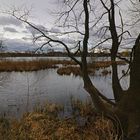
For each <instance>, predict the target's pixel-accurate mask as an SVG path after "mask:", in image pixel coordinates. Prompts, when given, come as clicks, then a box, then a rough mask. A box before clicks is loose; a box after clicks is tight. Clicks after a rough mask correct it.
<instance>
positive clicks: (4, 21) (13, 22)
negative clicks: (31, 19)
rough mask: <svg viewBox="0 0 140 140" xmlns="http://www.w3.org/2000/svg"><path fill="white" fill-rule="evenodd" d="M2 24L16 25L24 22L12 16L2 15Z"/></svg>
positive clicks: (0, 20)
mask: <svg viewBox="0 0 140 140" xmlns="http://www.w3.org/2000/svg"><path fill="white" fill-rule="evenodd" d="M0 25H14V26H22V23H21V22H20V21H19V20H17V19H15V18H13V17H10V16H1V17H0Z"/></svg>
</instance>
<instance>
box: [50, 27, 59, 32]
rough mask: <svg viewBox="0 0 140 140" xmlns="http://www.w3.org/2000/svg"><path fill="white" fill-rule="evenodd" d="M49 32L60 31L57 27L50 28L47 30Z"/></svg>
mask: <svg viewBox="0 0 140 140" xmlns="http://www.w3.org/2000/svg"><path fill="white" fill-rule="evenodd" d="M49 32H51V33H61V31H60V30H59V29H58V28H51V29H50V30H49Z"/></svg>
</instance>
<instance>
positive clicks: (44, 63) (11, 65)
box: [0, 60, 76, 72]
mask: <svg viewBox="0 0 140 140" xmlns="http://www.w3.org/2000/svg"><path fill="white" fill-rule="evenodd" d="M58 64H62V65H76V63H74V62H73V61H67V60H32V61H9V60H5V61H0V71H1V72H2V71H8V72H11V71H37V70H41V69H49V68H58V66H57V65H58Z"/></svg>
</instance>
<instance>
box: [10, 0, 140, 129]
mask: <svg viewBox="0 0 140 140" xmlns="http://www.w3.org/2000/svg"><path fill="white" fill-rule="evenodd" d="M99 1H100V3H101V4H102V6H103V8H104V9H105V12H104V13H103V14H102V15H101V16H100V17H99V18H97V20H95V21H92V20H93V18H91V15H90V14H91V13H94V9H92V8H93V7H92V3H91V1H89V0H74V1H70V0H67V1H64V4H65V5H66V6H67V7H68V10H66V11H65V12H61V13H60V18H59V21H60V20H61V21H62V22H63V27H65V28H67V31H66V32H61V34H64V35H67V34H68V35H69V34H75V33H76V34H79V35H80V36H81V38H82V39H81V40H77V41H76V43H75V46H74V47H73V48H74V49H75V50H76V52H77V51H80V54H81V61H79V60H77V59H76V57H75V56H74V54H73V53H72V52H71V49H73V48H71V47H69V44H67V43H65V42H64V41H62V40H61V39H60V38H57V39H56V38H53V37H52V36H51V35H50V34H49V33H48V31H46V30H45V29H42V28H39V27H37V26H36V25H35V24H33V23H31V22H29V20H27V17H28V14H29V12H28V11H27V12H26V11H25V12H24V14H21V15H19V12H18V11H17V10H16V9H14V10H13V12H12V15H13V16H14V17H15V18H17V19H18V20H20V21H22V22H24V23H26V24H27V25H29V26H30V27H32V28H33V29H35V30H36V31H38V32H39V34H38V35H37V36H34V40H35V41H36V40H38V39H40V38H43V39H44V43H43V44H42V46H41V47H40V48H42V47H43V46H45V45H50V46H53V45H54V44H59V45H61V46H63V47H64V48H65V50H66V51H67V54H68V56H69V57H70V58H71V59H72V60H74V61H75V62H76V63H77V64H78V65H79V66H80V68H81V72H82V78H83V82H84V88H85V90H86V91H87V92H88V93H89V94H90V96H91V98H92V100H93V102H94V105H95V107H96V109H97V111H99V112H104V113H105V115H106V116H108V117H110V118H111V119H113V118H114V117H115V115H118V117H119V118H120V119H121V120H123V119H124V118H126V119H127V120H128V122H129V120H130V119H132V117H131V115H129V111H130V110H131V105H129V103H128V101H129V102H130V99H128V98H129V97H131V98H132V97H133V98H134V95H133V94H132V93H133V92H134V89H137V90H136V91H135V92H134V94H135V96H136V97H138V98H139V96H138V93H139V92H140V88H139V82H138V81H140V74H139V71H140V66H139V64H140V55H139V54H140V35H139V36H138V37H137V39H136V42H135V45H134V47H133V51H132V60H131V67H130V70H131V71H130V88H129V89H128V90H127V91H123V90H122V87H121V85H120V81H119V78H118V73H117V65H116V64H115V63H113V65H112V72H113V73H112V87H113V91H114V96H115V99H116V103H113V102H112V101H110V100H109V99H107V98H106V97H105V96H103V95H102V94H101V93H100V92H99V90H98V89H97V88H96V87H95V86H94V83H93V82H92V81H91V79H90V77H89V75H88V65H87V56H88V48H89V37H90V29H91V28H95V27H96V25H97V24H98V23H99V22H100V21H101V19H102V18H103V16H104V15H106V14H107V17H108V25H107V26H104V27H105V28H106V29H107V30H109V32H110V37H108V38H106V39H105V40H104V41H101V42H99V44H102V43H104V42H106V41H107V40H111V42H112V45H111V60H112V61H115V59H116V57H117V53H118V49H119V47H120V44H121V42H122V40H123V35H124V34H125V33H128V34H129V32H128V31H125V30H124V23H123V18H122V15H121V11H119V16H120V23H121V26H120V27H118V26H117V25H116V21H115V16H116V15H115V7H116V6H118V3H119V2H120V1H118V2H114V0H108V1H104V0H99ZM77 7H80V8H81V11H80V12H79V9H78V10H77ZM91 19H92V20H91ZM104 27H102V28H104ZM118 28H119V31H120V32H119V33H118V32H117V30H118ZM106 29H105V32H104V34H103V35H105V34H106V31H107V30H106ZM99 44H97V46H98V45H99ZM134 73H135V74H136V75H135V74H134ZM139 99H140V98H139ZM139 99H138V100H137V102H134V101H133V105H134V106H136V104H138V101H139ZM103 100H104V101H105V102H107V103H108V104H110V105H111V106H110V108H109V107H108V108H107V107H106V103H105V102H103ZM126 104H127V106H128V110H127V111H126V108H125V107H126ZM112 106H113V107H112ZM120 112H121V113H120ZM118 113H119V114H118ZM138 113H140V111H139V110H138ZM120 114H121V115H120ZM130 114H131V113H130ZM132 115H135V112H132ZM122 116H123V119H122ZM115 121H116V120H115ZM133 121H134V120H133ZM121 122H122V124H123V121H121ZM117 123H118V122H117ZM130 123H131V122H130ZM135 125H136V124H135ZM123 128H126V127H125V126H123Z"/></svg>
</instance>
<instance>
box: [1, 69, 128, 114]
mask: <svg viewBox="0 0 140 140" xmlns="http://www.w3.org/2000/svg"><path fill="white" fill-rule="evenodd" d="M124 67H126V66H123V67H122V66H121V67H120V73H121V70H122V69H123V68H124ZM108 70H111V68H108ZM101 71H102V70H98V71H96V73H95V75H94V76H91V79H92V81H93V82H94V84H95V86H96V87H97V88H98V89H99V90H100V91H101V92H102V93H103V94H104V95H105V96H107V97H108V98H110V99H114V95H113V91H112V80H111V75H107V76H104V77H103V76H101ZM125 80H127V81H128V76H127V78H126V79H125ZM122 81H123V79H122ZM122 85H123V87H124V88H127V85H126V84H125V82H122ZM0 97H1V98H0V113H1V114H3V115H10V116H13V117H20V116H21V115H22V114H23V113H24V112H26V111H31V110H32V109H33V108H34V107H35V106H36V105H38V104H44V103H45V102H46V100H48V101H50V102H54V103H58V104H63V105H64V106H65V111H66V112H67V113H69V109H70V105H71V103H70V102H71V97H73V98H77V99H80V100H83V101H87V100H91V99H90V96H89V95H88V94H87V93H86V91H85V90H84V89H83V81H82V79H81V77H74V76H73V75H71V76H59V75H58V74H57V72H56V70H54V69H50V70H40V71H36V72H2V73H0Z"/></svg>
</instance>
